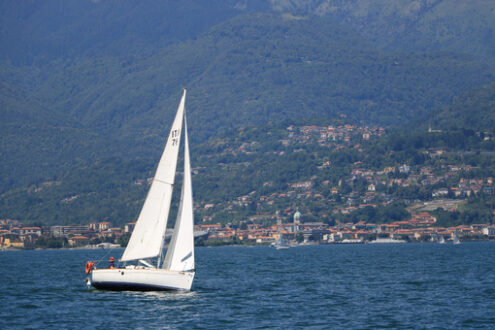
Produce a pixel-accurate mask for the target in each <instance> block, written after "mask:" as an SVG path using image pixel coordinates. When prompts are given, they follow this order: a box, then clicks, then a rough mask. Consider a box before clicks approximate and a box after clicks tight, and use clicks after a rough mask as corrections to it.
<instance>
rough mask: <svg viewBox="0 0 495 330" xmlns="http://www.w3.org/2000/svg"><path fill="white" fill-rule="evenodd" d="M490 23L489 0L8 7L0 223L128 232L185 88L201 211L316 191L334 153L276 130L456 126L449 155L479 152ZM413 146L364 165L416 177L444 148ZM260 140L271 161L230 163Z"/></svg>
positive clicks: (2, 12) (2, 6)
mask: <svg viewBox="0 0 495 330" xmlns="http://www.w3.org/2000/svg"><path fill="white" fill-rule="evenodd" d="M493 10H495V8H494V5H493V2H492V1H487V0H476V1H469V2H465V1H464V2H463V1H460V0H453V1H446V0H445V1H443V0H428V1H427V0H424V1H423V0H415V1H413V0H407V1H400V2H398V1H392V0H378V1H368V0H364V1H360V0H359V1H358V0H350V1H345V2H344V1H338V0H314V1H313V0H312V1H304V2H303V1H298V0H295V1H292V0H291V1H284V0H273V1H270V2H266V1H262V0H252V1H237V0H227V1H220V0H218V1H217V0H215V1H208V2H204V1H199V0H186V1H181V2H180V3H179V2H177V1H172V0H169V1H155V0H147V1H140V2H136V1H130V0H124V1H117V0H106V1H90V0H78V1H63V0H47V1H21V2H12V1H7V0H5V1H1V0H0V46H1V47H2V52H0V130H1V133H0V156H1V157H0V171H1V173H2V177H1V178H0V194H1V198H0V217H18V218H20V219H23V220H26V221H30V222H35V221H46V222H47V223H57V222H59V223H72V222H85V221H94V220H99V219H112V220H113V221H125V220H127V218H132V216H131V215H134V214H135V212H137V207H138V206H137V205H139V200H140V199H142V198H143V194H144V191H145V190H146V189H144V188H143V185H140V184H136V182H137V181H136V180H138V181H139V180H144V179H146V178H147V176H149V175H150V171H152V168H153V166H154V165H153V164H155V163H156V159H158V157H159V154H160V152H161V148H162V144H163V141H164V139H165V136H166V135H167V131H168V129H169V125H170V122H171V119H172V116H173V114H174V113H175V110H176V107H177V104H178V100H179V97H180V93H181V88H182V87H187V89H188V99H187V112H188V122H189V127H190V131H191V132H190V133H191V134H190V136H191V140H192V141H191V142H192V144H193V146H196V147H197V148H198V149H197V152H196V155H195V156H194V157H197V158H196V159H194V161H195V162H196V163H195V164H196V166H200V167H205V168H208V170H207V171H205V172H201V173H199V174H198V176H197V178H196V180H195V182H197V183H196V184H199V186H200V187H202V188H200V189H197V188H195V191H197V192H198V194H199V200H201V201H203V202H205V201H207V200H208V197H211V198H212V199H213V200H214V201H225V200H227V199H229V196H230V197H232V196H233V195H237V196H239V195H242V194H247V193H249V192H250V191H252V190H257V191H265V190H266V191H268V190H269V188H267V187H265V188H261V189H260V187H262V186H263V184H264V183H265V182H266V181H267V179H268V178H270V177H273V178H275V179H276V180H274V181H275V182H274V184H273V186H272V187H273V188H270V189H273V191H278V190H277V189H282V187H284V188H286V186H284V185H286V184H287V182H288V180H289V179H290V180H299V179H300V180H304V179H306V178H307V177H311V176H312V175H315V171H316V170H315V168H316V165H317V164H319V162H320V161H322V160H323V159H327V158H328V155H327V154H325V152H327V151H322V150H314V148H313V147H308V146H304V148H302V149H303V150H304V151H303V153H299V152H297V153H294V154H292V152H293V151H294V150H292V149H290V150H289V151H290V152H289V151H288V150H285V149H280V148H281V147H280V143H279V142H277V141H278V140H272V139H270V138H267V137H266V136H265V135H264V134H265V131H270V134H272V135H271V136H278V138H280V139H281V138H283V137H282V135H280V134H282V133H281V132H285V128H286V127H285V126H283V125H282V124H281V123H282V122H299V123H301V125H303V124H307V123H313V124H314V123H316V124H320V123H325V124H326V125H330V124H333V123H336V122H341V121H343V122H345V123H350V124H359V125H381V126H386V127H391V126H399V125H402V127H403V129H404V130H407V132H406V133H407V134H409V130H410V129H411V128H417V127H420V128H423V129H424V128H425V125H426V124H425V123H427V122H428V123H432V124H433V125H434V126H439V127H444V128H455V129H454V130H453V132H454V133H452V134H450V133H449V134H447V135H446V137H444V138H445V139H446V140H448V141H449V143H447V145H448V146H449V147H451V145H455V142H456V141H457V142H459V141H461V142H460V145H462V146H471V145H472V143H475V142H476V141H477V139H479V138H480V136H475V135H474V131H472V130H470V131H469V132H464V131H462V130H461V129H462V128H469V129H473V130H481V129H482V130H489V131H491V127H493V111H492V109H493V95H494V94H493V89H494V83H493V81H494V80H495V70H494V69H493V63H495V61H494V58H495V55H494V54H495V51H494V47H495V42H494V40H493V28H494V27H495V26H494V24H495V23H494V20H493V19H491V16H492V15H493ZM466 91H471V92H466ZM460 95H461V96H460ZM453 100H455V102H454V103H452V101H453ZM424 118H427V120H424ZM430 118H433V119H430ZM418 121H419V122H418ZM244 127H250V128H249V129H247V130H246V131H242V128H244ZM274 127H275V128H274ZM243 134H247V136H243ZM257 134H258V135H257ZM407 134H406V135H405V136H401V137H400V139H398V140H397V141H401V142H400V143H399V142H397V143H395V144H394V143H393V141H392V142H390V141H389V142H387V143H389V144H390V145H392V144H393V145H394V146H395V147H397V145H398V147H397V148H399V149H400V146H401V145H406V146H407V148H408V149H407V150H406V151H407V152H406V151H404V150H402V151H404V152H397V150H395V149H394V148H395V147H391V146H390V145H389V146H388V147H387V148H388V149H387V148H385V149H369V150H370V153H371V154H376V153H380V152H382V151H383V150H387V151H388V152H390V153H391V154H393V155H394V156H393V157H397V158H391V159H388V158H387V159H383V158H381V159H375V160H374V161H373V163H374V164H375V165H376V164H380V166H385V165H386V164H388V163H390V162H399V161H405V160H407V161H412V160H414V161H415V162H421V161H423V160H424V157H423V155H422V154H421V153H420V152H417V151H414V150H411V149H414V148H413V147H412V145H410V144H408V142H407V140H408V139H412V140H414V141H416V142H417V141H419V142H418V143H419V144H418V145H421V147H418V148H419V149H421V148H423V149H424V148H426V147H425V145H426V144H427V145H428V146H430V147H432V146H436V145H434V141H433V142H432V141H431V140H432V139H433V138H436V136H429V138H428V139H426V140H428V141H426V142H425V141H423V140H424V139H423V138H422V137H421V134H423V133H422V132H420V133H418V132H413V133H412V135H407ZM465 134H467V135H465ZM248 137H249V138H248ZM260 138H265V139H267V140H268V141H267V144H266V145H264V146H263V148H262V149H266V150H265V151H266V154H263V155H261V156H260V154H256V155H257V156H259V158H256V157H255V156H252V157H251V156H249V157H248V156H247V155H244V154H242V155H236V156H235V157H234V158H235V159H232V157H231V156H230V153H231V152H232V150H231V149H230V148H231V145H233V144H236V143H240V141H244V142H249V143H251V142H253V141H254V142H259V141H260ZM246 139H247V140H246ZM456 139H457V140H456ZM433 140H434V139H433ZM404 141H406V142H404ZM462 141H463V142H462ZM473 141H475V142H473ZM478 142H479V141H478ZM478 142H476V143H478ZM476 143H475V144H476ZM487 143H488V144H489V142H487ZM237 147H238V145H237ZM381 147H383V146H381ZM381 147H380V148H381ZM270 148H273V149H274V150H277V151H284V152H285V154H283V155H275V154H273V153H270V152H271V151H269V149H270ZM305 148H308V150H306V149H305ZM480 148H481V147H480ZM483 148H485V149H486V150H491V149H490V147H489V146H488V147H487V146H485V145H483ZM483 148H481V149H480V150H485V149H483ZM390 150H392V151H390ZM474 150H477V149H476V148H472V150H471V151H474ZM423 151H425V150H423ZM478 151H479V150H478ZM198 152H199V153H198ZM312 152H316V153H317V154H316V155H315V154H312ZM331 155H332V157H333V156H335V157H336V159H339V160H340V161H341V162H342V164H348V163H352V162H354V161H357V160H359V157H358V156H357V154H356V152H355V151H352V152H346V153H336V154H331ZM369 157H371V158H372V159H374V158H376V157H374V156H372V155H370V156H369ZM401 157H402V158H401ZM279 162H283V163H284V164H285V166H284V167H283V168H280V167H279V166H278V164H279ZM230 163H233V164H230ZM219 164H230V165H219ZM246 164H249V165H246ZM253 164H254V165H253ZM136 166H137V167H136ZM345 166H347V165H345ZM345 166H344V165H342V168H341V169H340V170H337V171H336V172H335V173H332V174H331V175H330V174H329V175H330V176H331V178H332V180H333V181H335V179H336V178H337V177H338V176H339V175H347V174H348V173H347V172H348V171H347V170H344V169H343V167H345ZM210 167H211V168H212V169H211V170H210ZM260 168H263V169H265V170H266V171H261V170H259V169H260ZM346 171H347V172H346ZM219 177H220V179H219ZM253 178H256V179H255V180H253ZM139 182H141V181H139ZM205 187H208V190H207V189H206V188H205ZM40 188H41V189H40ZM201 189H205V190H201ZM211 191H213V192H214V193H212V192H211ZM74 196H77V197H75V198H73V197H74ZM72 198H73V199H72ZM251 206H253V205H251ZM116 207H117V208H118V210H117V209H115V208H116ZM253 207H254V206H253ZM315 207H316V205H315ZM251 211H252V210H251ZM251 211H249V212H251ZM243 212H247V211H246V210H244V211H243ZM241 213H242V212H241ZM242 214H247V213H242ZM222 217H223V218H226V217H227V216H226V215H225V214H224V215H223V216H219V218H222Z"/></svg>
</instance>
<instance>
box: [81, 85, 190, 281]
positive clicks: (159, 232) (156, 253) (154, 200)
mask: <svg viewBox="0 0 495 330" xmlns="http://www.w3.org/2000/svg"><path fill="white" fill-rule="evenodd" d="M185 99H186V90H184V93H183V95H182V99H181V101H180V104H179V108H178V109H177V114H176V116H175V119H174V122H173V124H172V128H171V130H170V134H169V136H168V140H167V144H166V146H165V150H164V151H163V154H162V157H161V159H160V162H159V164H158V167H157V170H156V173H155V176H154V178H153V181H152V183H151V187H150V190H149V192H148V195H147V197H146V200H145V202H144V205H143V207H142V209H141V212H140V214H139V217H138V220H137V222H136V226H135V228H134V230H133V232H132V235H131V238H130V240H129V243H128V245H127V247H126V249H125V250H124V253H123V254H122V257H121V258H120V262H121V263H123V266H122V267H118V268H104V269H100V268H95V267H94V263H93V264H90V265H89V266H90V267H89V268H88V266H87V267H86V273H88V284H89V285H92V286H93V287H95V288H97V289H104V290H134V291H162V290H181V291H189V290H190V289H191V286H192V282H193V279H194V275H195V266H194V236H193V235H194V233H193V225H194V220H193V198H192V183H191V166H190V160H189V142H188V136H187V120H186V117H185ZM183 122H184V178H183V184H182V192H181V199H180V204H179V209H178V213H177V219H176V222H175V228H174V233H173V235H172V239H171V241H170V243H169V246H168V249H167V253H166V255H165V257H163V249H164V242H165V232H166V228H167V220H168V216H169V211H170V204H171V200H172V191H173V187H174V180H175V172H176V167H177V158H178V154H179V147H180V140H181V133H182V125H183ZM130 263H132V264H130Z"/></svg>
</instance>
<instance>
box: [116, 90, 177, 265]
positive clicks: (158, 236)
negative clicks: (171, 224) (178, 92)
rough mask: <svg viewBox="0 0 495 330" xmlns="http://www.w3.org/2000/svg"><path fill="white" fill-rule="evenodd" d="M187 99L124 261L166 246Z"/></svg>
mask: <svg viewBox="0 0 495 330" xmlns="http://www.w3.org/2000/svg"><path fill="white" fill-rule="evenodd" d="M185 97H186V91H185V90H184V94H183V95H182V99H181V101H180V104H179V108H178V110H177V114H176V116H175V119H174V122H173V124H172V129H171V131H170V134H169V136H168V140H167V144H166V146H165V150H164V152H163V155H162V157H161V159H160V162H159V164H158V168H157V170H156V173H155V177H154V178H153V182H152V183H151V188H150V191H149V192H148V196H147V197H146V200H145V202H144V205H143V208H142V210H141V213H140V214H139V217H138V220H137V222H136V226H135V228H134V231H133V232H132V235H131V238H130V240H129V243H128V245H127V248H126V249H125V251H124V254H123V255H122V258H121V261H129V260H136V259H145V258H154V257H157V256H158V255H159V254H160V252H161V249H162V247H163V245H162V242H163V239H164V234H165V230H166V228H167V220H168V214H169V210H170V202H171V200H172V188H173V184H174V179H175V169H176V167H177V156H178V154H179V146H180V137H181V130H182V121H183V114H184V103H185Z"/></svg>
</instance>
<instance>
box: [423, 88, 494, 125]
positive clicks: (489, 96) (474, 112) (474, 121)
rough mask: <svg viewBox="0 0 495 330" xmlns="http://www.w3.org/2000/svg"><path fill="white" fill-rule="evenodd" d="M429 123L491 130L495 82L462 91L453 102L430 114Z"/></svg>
mask: <svg viewBox="0 0 495 330" xmlns="http://www.w3.org/2000/svg"><path fill="white" fill-rule="evenodd" d="M428 123H429V125H431V126H432V127H434V128H441V129H453V128H454V129H459V128H465V129H472V130H476V131H490V132H491V131H493V128H494V127H495V82H491V83H489V84H487V85H485V86H483V87H481V88H478V89H474V90H471V91H468V92H466V93H463V94H462V95H461V96H459V97H458V98H456V100H455V101H454V103H453V104H451V105H449V106H447V107H445V108H444V109H442V110H441V111H439V112H438V113H435V114H433V115H432V118H431V119H429V120H428Z"/></svg>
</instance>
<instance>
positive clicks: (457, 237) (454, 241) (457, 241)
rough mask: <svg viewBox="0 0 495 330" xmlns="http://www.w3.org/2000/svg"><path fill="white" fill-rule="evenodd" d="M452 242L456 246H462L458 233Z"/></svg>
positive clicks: (455, 233)
mask: <svg viewBox="0 0 495 330" xmlns="http://www.w3.org/2000/svg"><path fill="white" fill-rule="evenodd" d="M452 242H453V243H454V244H461V241H460V240H459V235H457V232H454V237H453V238H452Z"/></svg>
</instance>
